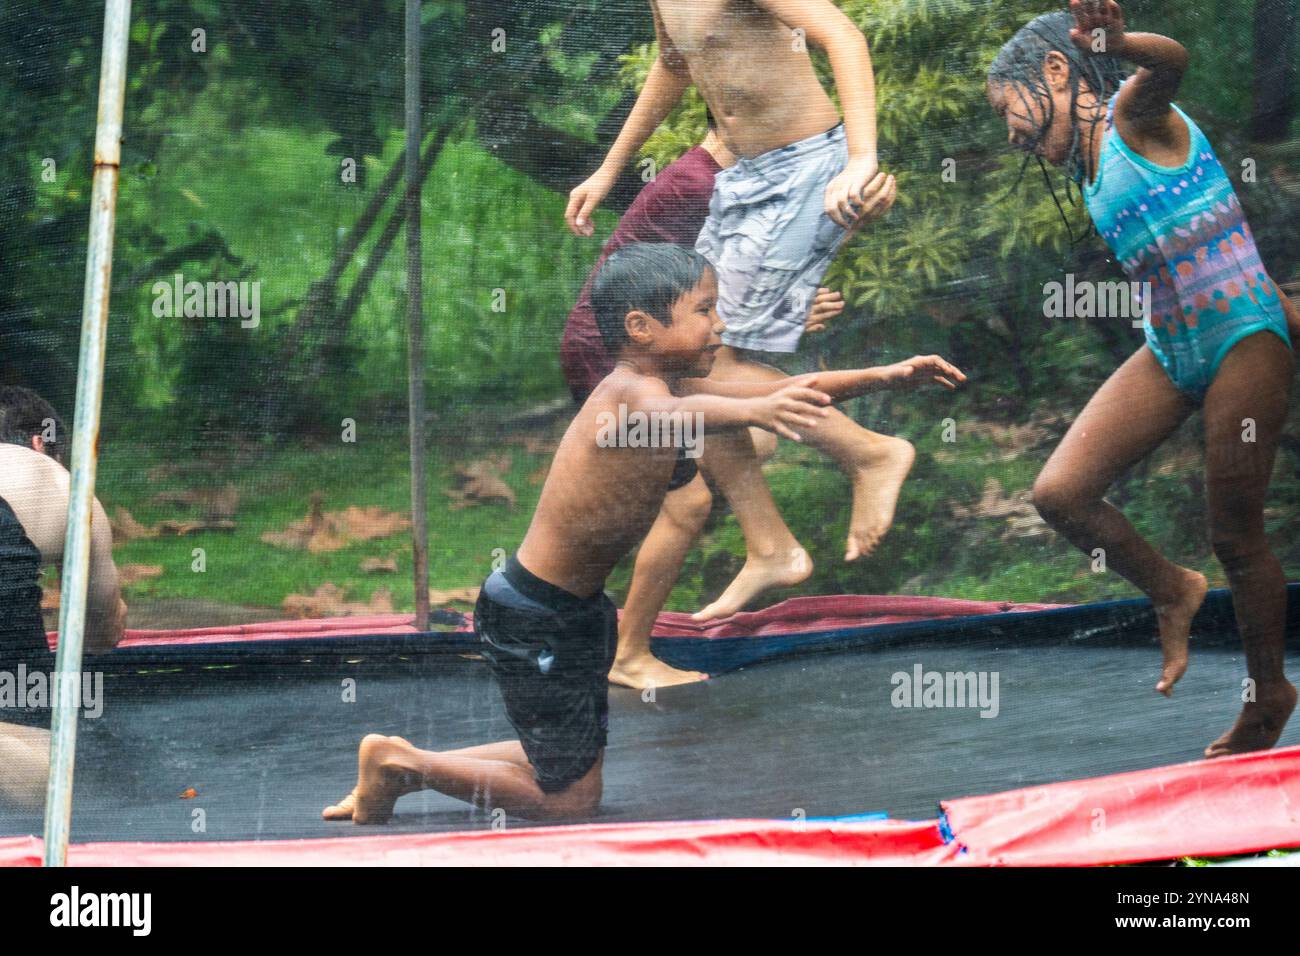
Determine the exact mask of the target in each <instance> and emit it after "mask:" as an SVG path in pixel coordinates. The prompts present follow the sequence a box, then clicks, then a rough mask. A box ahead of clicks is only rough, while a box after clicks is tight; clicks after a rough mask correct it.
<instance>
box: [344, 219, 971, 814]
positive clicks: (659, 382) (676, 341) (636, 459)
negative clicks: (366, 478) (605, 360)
mask: <svg viewBox="0 0 1300 956" xmlns="http://www.w3.org/2000/svg"><path fill="white" fill-rule="evenodd" d="M717 295H718V292H717V280H716V278H715V277H714V274H713V270H712V269H710V268H709V265H708V263H707V262H706V261H705V260H704V258H703V257H702V256H700V255H699V254H698V253H696V252H693V251H691V250H689V249H684V248H682V247H681V246H676V245H672V244H668V243H653V244H635V245H631V246H627V247H625V248H624V249H622V250H620V251H619V252H617V253H615V254H614V255H613V256H611V257H610V258H609V260H608V261H607V262H606V263H605V265H604V267H603V268H602V269H601V272H600V275H599V277H598V278H597V280H596V284H595V286H594V288H593V290H592V303H593V306H594V308H595V310H596V318H597V322H598V323H599V326H600V330H601V334H602V335H604V336H605V338H606V341H607V343H608V345H609V348H610V351H611V352H612V353H613V354H614V355H615V356H616V358H617V364H616V365H615V368H614V371H613V372H611V373H610V374H609V376H608V377H606V378H605V379H604V380H603V381H602V382H601V383H600V384H599V385H598V386H596V389H595V391H593V392H592V394H591V396H590V398H588V399H587V401H586V402H585V403H584V404H583V406H582V408H581V410H580V411H579V412H578V415H577V417H576V418H575V419H574V420H573V423H572V424H571V425H570V426H569V429H568V431H567V432H566V433H565V435H564V438H563V440H562V441H561V442H560V447H559V449H558V450H557V451H556V454H555V461H554V463H553V465H552V467H551V471H550V474H549V475H548V476H547V479H546V484H545V486H543V488H542V495H541V499H540V500H539V501H538V504H537V511H536V512H535V513H534V515H533V520H532V524H531V525H530V526H529V529H528V533H527V534H526V535H525V537H524V541H523V543H522V544H521V545H520V546H519V551H518V552H517V553H516V554H515V556H514V557H513V558H511V559H510V561H509V562H508V564H507V565H506V567H505V568H504V569H503V570H501V571H494V572H493V573H492V574H491V575H490V576H489V577H488V579H487V581H486V582H485V583H484V585H483V590H482V593H481V595H480V597H479V601H478V605H477V607H476V608H475V611H474V627H475V630H476V632H477V633H478V636H479V639H480V641H481V642H482V644H481V646H482V650H483V653H484V655H485V656H486V657H487V658H488V661H489V662H490V664H491V667H492V670H493V672H494V674H495V676H496V679H497V682H498V684H499V686H500V688H501V694H502V697H503V698H504V701H505V705H506V713H507V715H508V716H509V718H510V723H511V724H512V726H513V727H514V729H515V731H516V732H517V733H518V735H519V739H518V740H510V741H503V742H501V743H495V744H486V745H483V746H478V747H469V748H466V749H463V750H455V751H445V752H432V751H427V750H419V749H417V748H416V747H414V746H413V745H411V744H410V743H408V742H407V741H405V740H403V739H402V738H400V737H385V736H381V735H379V734H371V735H369V736H367V737H366V738H365V739H364V740H362V741H361V747H360V752H359V754H358V764H359V767H358V775H357V785H356V788H355V789H354V790H353V791H352V793H350V794H349V795H348V796H347V797H346V798H344V799H343V801H341V802H340V803H339V804H337V805H336V806H332V807H328V808H326V810H325V811H324V816H325V818H326V819H330V820H339V819H347V818H349V817H350V818H351V819H352V821H353V822H354V823H382V822H384V821H386V820H387V819H388V818H389V817H390V816H391V815H392V812H393V805H394V804H395V803H396V801H397V799H398V798H399V797H401V796H402V795H403V794H407V793H414V792H416V791H419V790H423V789H425V788H432V789H434V790H437V791H439V792H441V793H445V794H448V795H450V796H453V797H456V798H458V799H461V800H464V801H466V802H471V803H474V804H476V805H478V806H480V807H485V808H500V809H503V810H505V811H506V813H509V814H512V815H516V816H521V817H526V818H531V819H557V818H565V817H579V816H585V815H589V814H590V813H591V812H592V811H593V810H595V808H596V807H597V806H598V805H599V803H600V797H601V786H602V784H601V765H602V761H603V758H604V750H605V739H606V731H607V726H608V714H609V699H608V698H609V685H608V683H607V680H606V675H607V674H608V673H609V668H610V665H611V664H612V663H613V660H614V652H615V646H616V644H617V640H618V627H617V615H616V610H615V608H614V605H613V604H612V603H611V602H610V601H609V599H608V598H607V597H605V595H604V593H603V590H602V589H603V588H604V585H605V579H606V577H607V576H608V575H609V573H610V571H611V570H612V569H613V568H614V566H615V565H616V564H617V563H618V562H619V561H621V560H622V559H623V558H624V557H625V556H626V555H627V554H628V552H630V551H631V550H632V548H633V547H635V546H636V544H637V542H638V541H640V540H641V538H642V537H644V536H645V534H646V532H647V531H649V530H650V526H651V524H652V523H653V522H654V520H655V517H656V516H657V515H658V514H659V509H660V507H661V506H662V505H663V501H664V496H665V494H666V493H667V489H668V485H669V482H670V480H671V478H672V475H673V472H674V470H675V468H676V467H677V461H678V456H677V451H676V449H675V448H673V447H666V446H664V445H663V444H662V443H660V442H657V441H656V442H655V443H654V444H655V445H656V446H658V447H646V445H648V444H649V442H637V441H635V440H634V439H633V438H632V437H631V436H632V435H633V434H635V433H634V432H633V431H632V430H628V432H627V436H628V437H627V439H626V442H624V443H622V444H618V443H616V444H610V443H609V442H608V441H607V440H603V439H602V436H605V437H606V438H608V436H609V434H610V431H609V424H608V423H609V422H610V421H612V420H625V421H627V422H633V421H635V420H636V417H635V416H638V415H644V416H646V417H645V419H643V420H648V421H649V422H651V423H653V422H656V421H664V420H671V418H672V416H677V418H678V420H683V419H682V416H686V417H687V418H689V419H690V420H692V421H700V422H702V423H703V427H704V429H705V436H706V441H707V435H708V434H709V433H711V432H714V431H716V430H718V429H727V428H732V429H734V428H745V427H749V426H757V427H760V428H764V429H767V430H769V431H773V432H776V433H778V434H781V435H784V436H785V437H787V438H789V439H791V440H794V441H799V440H801V436H802V435H803V434H810V433H811V432H813V431H815V430H816V429H817V428H819V427H820V426H821V424H822V423H823V422H824V421H825V420H826V419H825V416H826V414H827V412H828V409H826V408H824V407H822V406H824V405H826V404H828V403H830V402H831V401H832V400H833V399H838V400H843V399H846V398H851V397H853V396H855V395H861V394H863V393H865V392H868V391H872V390H875V389H882V388H904V387H909V386H914V385H921V384H925V383H929V382H934V383H938V384H940V385H943V386H945V387H947V388H955V387H956V385H957V383H959V382H961V381H963V380H964V378H965V376H963V375H962V373H961V372H960V371H958V370H957V369H956V368H954V367H953V366H951V365H949V364H948V363H947V362H945V361H944V360H943V359H941V358H939V357H938V356H933V355H932V356H928V357H925V358H915V359H911V360H910V361H908V362H905V363H900V364H898V365H891V366H888V367H884V368H874V369H862V370H857V371H846V372H823V373H818V374H814V375H805V376H799V377H796V378H791V379H785V380H783V381H780V382H771V383H757V384H752V383H725V382H715V381H713V380H711V379H706V378H704V376H706V375H708V373H709V370H710V368H711V367H712V364H713V356H714V353H715V352H716V351H717V349H718V348H719V347H720V346H721V340H720V339H719V335H720V334H721V333H722V331H723V324H722V322H721V321H720V320H719V318H718V313H717V311H716V305H717ZM663 416H667V417H668V418H667V419H665V418H663ZM652 427H653V426H652ZM688 460H690V459H688Z"/></svg>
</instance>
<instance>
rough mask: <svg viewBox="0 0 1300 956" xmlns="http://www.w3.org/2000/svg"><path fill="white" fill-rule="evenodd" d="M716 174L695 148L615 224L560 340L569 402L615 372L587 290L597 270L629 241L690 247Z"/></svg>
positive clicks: (716, 167) (711, 163)
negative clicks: (570, 397)
mask: <svg viewBox="0 0 1300 956" xmlns="http://www.w3.org/2000/svg"><path fill="white" fill-rule="evenodd" d="M721 171H722V167H721V166H719V165H718V161H717V160H716V159H714V158H713V157H712V156H711V155H710V154H709V152H708V151H707V150H706V149H704V148H703V147H701V146H696V147H695V148H694V149H692V150H690V151H689V152H687V153H685V154H684V155H683V156H682V157H681V158H680V159H678V160H677V161H676V162H675V163H673V164H671V165H670V166H668V167H667V168H666V169H664V170H663V172H661V173H659V175H657V176H656V177H655V178H654V181H653V182H651V183H648V184H647V185H646V186H645V188H644V189H642V190H641V192H640V193H638V194H637V197H636V199H635V200H633V201H632V205H631V206H629V207H628V210H627V212H626V213H624V214H623V218H622V219H620V220H619V223H618V228H616V229H615V230H614V234H613V235H612V236H610V237H609V241H608V242H606V243H605V245H604V247H603V248H602V249H601V250H600V258H599V259H597V260H596V265H595V267H594V268H593V269H592V270H591V274H590V275H589V276H587V283H586V285H584V286H583V287H582V294H581V295H579V296H578V302H577V304H576V305H575V306H574V307H573V311H572V312H570V313H569V321H568V323H567V324H566V325H565V326H564V338H563V339H561V341H560V367H561V368H562V369H563V370H564V378H565V380H566V381H567V382H568V383H569V391H570V392H572V393H573V398H574V401H576V402H578V403H582V402H585V401H586V400H587V396H588V395H590V394H591V393H592V390H593V389H595V387H596V386H597V385H598V384H599V383H600V380H601V379H603V378H604V377H605V376H606V375H608V374H609V373H610V372H612V371H613V370H614V358H613V356H612V355H610V354H609V351H608V350H607V349H606V348H605V341H604V339H603V338H602V337H601V334H600V329H599V328H598V327H597V326H596V313H595V312H594V311H593V310H592V308H591V286H592V283H593V282H594V281H595V279H596V275H597V273H599V272H600V267H601V266H602V265H603V264H604V262H605V260H606V259H608V258H609V257H610V256H611V255H613V254H614V253H615V252H616V251H618V250H619V249H621V248H622V247H623V246H626V245H630V244H631V243H634V242H672V243H676V244H677V245H679V246H686V247H687V248H690V249H694V248H695V240H696V239H697V238H698V237H699V234H700V230H701V229H703V228H704V221H705V220H706V219H707V218H708V217H709V200H710V198H712V196H713V178H714V177H715V176H717V175H718V173H719V172H721Z"/></svg>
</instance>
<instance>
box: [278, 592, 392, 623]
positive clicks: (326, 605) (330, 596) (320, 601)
mask: <svg viewBox="0 0 1300 956" xmlns="http://www.w3.org/2000/svg"><path fill="white" fill-rule="evenodd" d="M345 594H346V592H345V591H344V590H343V589H342V588H341V587H339V586H338V585H336V584H322V585H321V586H320V587H318V588H317V589H316V593H315V594H290V595H289V596H288V597H286V598H285V599H284V601H283V602H282V603H281V607H282V608H283V609H284V612H285V614H287V615H288V616H290V617H295V618H315V617H351V616H353V615H357V614H391V613H393V595H392V592H390V591H387V590H379V591H376V592H375V593H374V594H372V595H371V597H370V602H369V603H368V604H363V603H362V602H360V601H348V600H346V599H345Z"/></svg>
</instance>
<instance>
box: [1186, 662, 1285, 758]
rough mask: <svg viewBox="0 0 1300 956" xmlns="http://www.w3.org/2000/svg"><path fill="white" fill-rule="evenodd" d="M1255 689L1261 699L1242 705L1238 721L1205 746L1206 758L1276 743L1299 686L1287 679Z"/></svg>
mask: <svg viewBox="0 0 1300 956" xmlns="http://www.w3.org/2000/svg"><path fill="white" fill-rule="evenodd" d="M1256 690H1257V692H1258V694H1259V697H1258V699H1256V700H1254V701H1251V702H1249V703H1247V704H1246V705H1245V706H1243V707H1242V708H1241V715H1240V716H1238V717H1237V722H1236V723H1234V724H1233V725H1232V727H1231V728H1230V729H1229V730H1228V731H1227V732H1226V733H1225V734H1224V735H1223V736H1222V737H1220V738H1219V739H1218V740H1216V741H1215V742H1214V743H1212V744H1210V746H1208V747H1206V748H1205V756H1206V757H1207V758H1211V759H1213V758H1214V757H1226V756H1228V755H1229V754H1244V753H1250V752H1251V751H1252V750H1267V749H1268V748H1269V747H1272V746H1273V745H1274V744H1275V743H1277V741H1278V738H1279V737H1281V736H1282V731H1283V729H1284V728H1285V727H1286V722H1287V720H1289V719H1290V717H1291V712H1292V711H1293V710H1295V704H1296V689H1295V687H1294V686H1292V685H1291V684H1290V683H1288V682H1287V681H1282V682H1281V683H1280V684H1275V685H1270V687H1269V688H1267V689H1265V688H1264V687H1263V686H1260V687H1257V688H1256Z"/></svg>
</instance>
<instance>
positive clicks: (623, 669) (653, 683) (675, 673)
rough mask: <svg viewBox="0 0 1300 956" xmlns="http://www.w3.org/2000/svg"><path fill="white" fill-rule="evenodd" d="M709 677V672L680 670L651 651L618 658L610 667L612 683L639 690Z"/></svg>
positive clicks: (688, 682)
mask: <svg viewBox="0 0 1300 956" xmlns="http://www.w3.org/2000/svg"><path fill="white" fill-rule="evenodd" d="M708 679H709V675H708V674H701V673H700V672H699V671H683V670H678V669H677V668H676V667H672V666H670V665H668V664H665V663H664V662H663V661H661V660H660V659H659V658H657V657H655V656H654V655H653V654H649V653H646V654H642V655H638V656H635V657H629V658H628V659H627V660H623V659H621V658H616V659H615V660H614V666H613V667H611V668H610V669H609V682H610V683H611V684H619V685H620V686H622V687H635V688H636V689H637V690H645V689H646V688H647V687H676V686H677V685H679V684H694V683H696V682H697V681H702V680H708Z"/></svg>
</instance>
